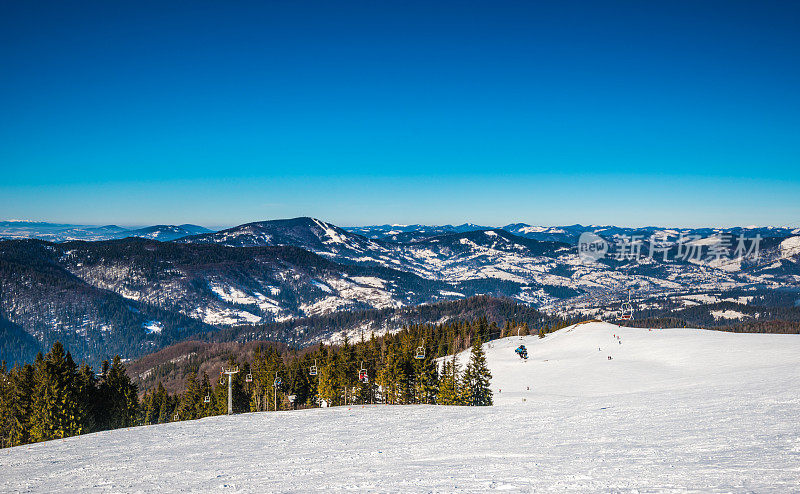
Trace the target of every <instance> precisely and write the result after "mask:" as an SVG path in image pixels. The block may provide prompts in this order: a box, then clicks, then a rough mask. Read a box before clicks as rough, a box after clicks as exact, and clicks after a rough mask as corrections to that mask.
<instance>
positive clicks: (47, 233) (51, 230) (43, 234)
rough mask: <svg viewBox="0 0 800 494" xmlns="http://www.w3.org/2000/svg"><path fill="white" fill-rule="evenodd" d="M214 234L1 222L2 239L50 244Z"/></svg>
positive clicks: (176, 228)
mask: <svg viewBox="0 0 800 494" xmlns="http://www.w3.org/2000/svg"><path fill="white" fill-rule="evenodd" d="M210 231H212V230H210V229H208V228H205V227H202V226H198V225H191V224H184V225H154V226H148V227H144V228H123V227H121V226H117V225H102V226H95V225H72V224H62V223H47V222H39V221H22V220H18V221H0V239H9V240H10V239H23V238H30V239H38V240H47V241H49V242H69V241H72V240H86V241H95V242H96V241H102V240H113V239H119V238H126V237H142V238H150V239H153V240H159V241H161V242H167V241H170V240H175V239H178V238H181V237H187V236H189V235H198V234H201V233H207V232H210Z"/></svg>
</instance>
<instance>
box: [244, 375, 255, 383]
mask: <svg viewBox="0 0 800 494" xmlns="http://www.w3.org/2000/svg"><path fill="white" fill-rule="evenodd" d="M244 382H248V383H251V382H253V374H251V373H248V374H247V375H246V376H244Z"/></svg>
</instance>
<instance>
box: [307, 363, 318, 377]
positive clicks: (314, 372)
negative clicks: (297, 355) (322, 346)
mask: <svg viewBox="0 0 800 494" xmlns="http://www.w3.org/2000/svg"><path fill="white" fill-rule="evenodd" d="M308 375H309V376H316V375H317V359H314V365H312V366H311V367H309V368H308Z"/></svg>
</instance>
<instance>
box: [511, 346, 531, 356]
mask: <svg viewBox="0 0 800 494" xmlns="http://www.w3.org/2000/svg"><path fill="white" fill-rule="evenodd" d="M514 351H515V352H516V353H517V355H519V358H521V359H527V358H528V349H527V348H525V345H520V346H518V347H517V349H516V350H514Z"/></svg>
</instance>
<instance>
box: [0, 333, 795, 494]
mask: <svg viewBox="0 0 800 494" xmlns="http://www.w3.org/2000/svg"><path fill="white" fill-rule="evenodd" d="M612 335H617V336H620V339H619V340H617V339H616V337H613V336H612ZM619 341H621V342H622V344H620V343H619ZM520 343H521V342H520V339H519V338H517V337H511V338H506V339H504V340H498V341H494V342H489V343H487V344H485V349H486V352H487V359H488V362H489V366H490V369H491V371H492V374H493V379H492V387H493V390H494V393H495V395H494V396H495V403H496V405H495V406H494V407H482V408H471V407H437V406H425V405H419V406H385V405H375V406H363V407H362V406H352V407H337V408H330V409H313V410H304V411H292V412H278V413H275V412H272V413H270V412H266V413H248V414H242V415H237V416H233V417H226V416H223V417H212V418H206V419H202V420H198V421H186V422H178V423H171V424H163V425H153V426H147V427H136V428H130V429H124V430H116V431H110V432H102V433H96V434H88V435H85V436H80V437H73V438H68V439H65V440H57V441H50V442H46V443H39V444H33V445H25V446H20V447H16V448H11V449H5V450H0V469H2V472H3V475H2V477H0V491H3V492H9V491H11V492H17V491H19V492H52V491H60V492H98V491H112V492H152V491H159V492H210V491H211V492H310V491H318V492H329V491H334V492H336V491H340V492H341V491H359V492H364V491H366V492H370V491H372V492H485V491H490V490H507V491H510V492H780V493H784V492H798V490H800V420H799V419H800V384H798V377H800V337H798V336H796V335H761V334H730V333H721V332H714V331H702V330H694V329H672V330H653V331H648V330H646V329H634V328H619V327H617V326H613V325H610V324H604V323H590V324H585V325H578V326H576V327H572V328H567V329H563V330H561V331H558V332H556V333H553V334H551V335H548V336H547V337H546V338H544V339H541V340H540V339H538V338H537V337H534V336H528V337H524V338H523V341H522V343H524V344H525V345H526V346H527V347H528V354H529V357H530V358H529V360H528V361H527V362H522V361H521V360H520V359H519V358H518V357H516V356H515V355H514V353H513V349H514V348H515V347H516V346H517V345H519V344H520ZM598 348H600V350H598ZM609 354H610V355H611V356H612V357H613V359H612V360H608V355H609ZM466 357H467V354H466V353H465V354H462V355H461V356H460V360H461V363H462V364H464V363H465V362H466ZM528 387H530V390H528V389H527V388H528ZM501 390H502V391H501ZM523 400H524V401H523Z"/></svg>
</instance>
